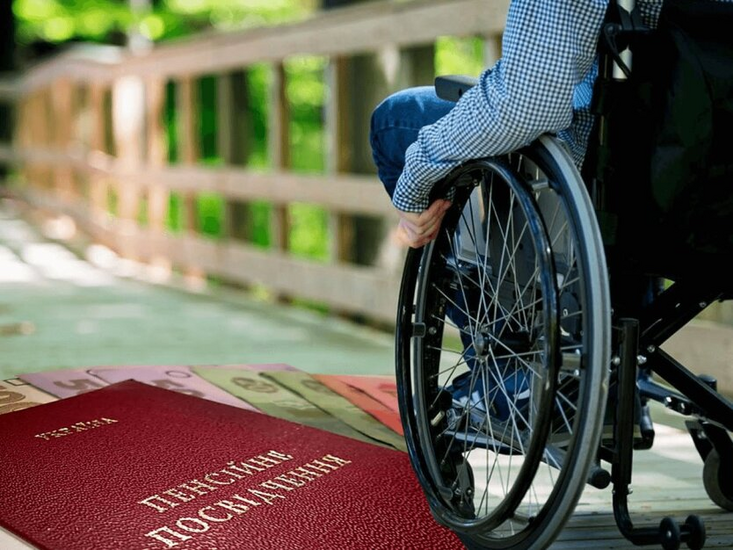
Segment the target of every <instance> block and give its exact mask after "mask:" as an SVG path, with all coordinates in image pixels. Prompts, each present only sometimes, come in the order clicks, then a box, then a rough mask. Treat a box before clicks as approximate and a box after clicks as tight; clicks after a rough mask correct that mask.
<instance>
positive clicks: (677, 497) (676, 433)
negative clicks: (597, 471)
mask: <svg viewBox="0 0 733 550" xmlns="http://www.w3.org/2000/svg"><path fill="white" fill-rule="evenodd" d="M655 428H656V432H657V436H656V440H655V443H654V447H653V448H652V449H651V450H649V451H638V452H636V453H635V454H634V477H633V484H632V489H633V491H634V492H633V494H632V495H631V496H630V497H629V502H630V506H629V507H630V509H631V520H632V522H633V524H634V526H651V525H655V526H656V525H659V521H661V519H662V518H663V517H664V516H671V517H673V518H675V519H677V520H678V521H680V522H681V521H684V519H685V518H686V517H687V516H688V515H689V514H690V513H695V514H697V515H699V516H700V517H701V518H703V520H704V521H705V526H706V529H707V537H708V538H707V542H706V544H705V548H733V513H729V512H725V511H723V510H721V509H720V508H718V507H717V506H715V505H714V504H713V503H712V502H711V501H710V499H709V498H708V497H707V494H706V493H705V489H704V488H703V485H702V461H701V460H700V456H699V455H698V454H697V451H696V450H695V448H694V446H693V444H692V440H691V438H690V436H689V435H688V434H687V433H686V432H684V431H682V430H680V429H678V428H674V427H670V426H666V425H663V424H660V423H659V422H657V423H656V424H655ZM611 499H612V493H611V489H610V488H608V489H605V490H598V489H593V488H592V487H589V488H588V489H586V490H585V492H584V493H583V496H582V497H581V501H580V503H579V504H578V506H577V508H576V511H575V514H574V515H573V517H572V518H571V519H570V521H569V522H568V524H567V526H566V527H565V530H564V531H563V533H562V534H561V535H560V537H558V540H557V541H556V542H555V543H554V544H553V545H552V546H551V547H550V548H551V549H552V550H569V549H583V550H585V549H588V550H590V549H593V550H595V549H603V548H608V549H615V548H640V547H637V546H634V545H633V544H631V543H630V542H629V541H627V540H626V539H625V538H624V537H623V536H622V535H621V534H620V533H619V531H618V528H617V527H616V523H615V521H614V518H613V512H612V507H611V506H612V504H611ZM646 548H661V546H648V547H646ZM681 548H686V545H685V544H682V546H681Z"/></svg>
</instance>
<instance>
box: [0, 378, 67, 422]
mask: <svg viewBox="0 0 733 550" xmlns="http://www.w3.org/2000/svg"><path fill="white" fill-rule="evenodd" d="M51 401H56V397H54V396H53V395H51V394H48V393H46V392H45V391H41V390H39V389H38V388H35V387H33V386H32V385H31V384H29V383H28V382H24V381H23V380H20V379H19V378H8V379H7V380H0V414H6V413H11V412H14V411H20V410H22V409H27V408H29V407H34V406H36V405H41V404H43V403H49V402H51Z"/></svg>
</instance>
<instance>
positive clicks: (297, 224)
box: [288, 203, 329, 261]
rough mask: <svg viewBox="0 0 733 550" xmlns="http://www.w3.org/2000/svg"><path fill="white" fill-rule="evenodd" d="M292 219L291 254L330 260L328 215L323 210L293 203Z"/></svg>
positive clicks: (290, 214) (289, 212) (290, 213)
mask: <svg viewBox="0 0 733 550" xmlns="http://www.w3.org/2000/svg"><path fill="white" fill-rule="evenodd" d="M288 215H289V218H290V252H292V253H293V254H294V255H295V256H302V257H304V258H310V259H314V260H321V261H326V260H328V248H329V247H328V242H329V240H328V215H327V213H326V211H325V210H324V209H323V208H320V207H318V206H313V205H310V204H299V203H293V204H290V206H289V207H288Z"/></svg>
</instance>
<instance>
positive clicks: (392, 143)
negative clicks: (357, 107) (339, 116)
mask: <svg viewBox="0 0 733 550" xmlns="http://www.w3.org/2000/svg"><path fill="white" fill-rule="evenodd" d="M454 105H455V103H453V102H452V101H446V100H444V99H440V98H439V97H438V96H436V95H435V89H434V88H433V87H432V86H423V87H419V88H408V89H407V90H402V91H401V92H397V93H396V94H393V95H391V96H389V97H388V98H387V99H385V100H384V101H382V103H380V104H379V105H378V106H377V108H376V109H374V113H372V124H371V130H370V132H369V141H370V143H371V146H372V156H373V158H374V164H375V165H376V166H377V172H378V174H379V179H380V180H382V183H383V184H384V189H385V190H386V191H387V193H389V196H390V198H392V195H393V194H394V190H395V186H396V185H397V180H398V179H399V177H400V174H402V169H403V168H404V166H405V151H407V148H408V147H409V146H410V145H411V144H412V143H413V142H415V141H416V140H417V134H418V132H419V131H420V128H422V127H423V126H426V125H428V124H432V123H433V122H435V121H436V120H438V119H439V118H441V117H443V116H444V115H446V114H448V112H449V111H450V110H451V109H452V108H453V106H454Z"/></svg>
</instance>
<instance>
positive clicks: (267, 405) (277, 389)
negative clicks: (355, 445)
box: [194, 367, 374, 443]
mask: <svg viewBox="0 0 733 550" xmlns="http://www.w3.org/2000/svg"><path fill="white" fill-rule="evenodd" d="M194 371H195V372H196V373H198V374H199V375H201V376H202V377H203V378H205V379H206V380H208V381H209V382H212V383H213V384H216V385H217V386H219V387H220V388H221V389H223V390H225V391H227V392H229V393H231V394H232V395H236V396H237V397H239V398H240V399H244V400H245V401H247V402H248V403H251V404H252V405H254V406H255V407H257V408H258V409H259V410H261V411H262V412H263V413H265V414H269V415H270V416H275V417H277V418H282V419H284V420H290V421H291V422H298V423H300V424H305V425H307V426H312V427H314V428H320V429H321V430H326V431H329V432H332V433H337V434H340V435H345V436H347V437H351V438H354V439H360V440H362V441H369V442H370V443H373V442H374V441H372V440H371V439H370V438H367V437H365V436H363V435H362V434H361V432H359V431H357V430H355V429H353V428H351V427H350V426H349V425H348V424H346V423H344V422H343V421H341V420H340V419H339V418H337V417H334V416H331V415H330V414H328V413H326V412H324V411H322V410H321V409H319V408H318V407H316V406H315V405H313V404H312V403H310V402H309V401H307V400H306V399H303V398H302V397H300V396H299V395H297V394H295V393H293V392H291V391H290V390H288V389H286V388H284V387H282V386H281V385H279V384H277V383H275V382H274V381H272V380H267V379H266V378H263V377H262V376H261V375H260V374H261V373H259V372H257V371H254V370H249V369H241V368H226V367H194ZM265 372H267V373H274V372H287V371H276V370H272V369H271V370H269V371H264V372H263V373H262V374H264V373H265Z"/></svg>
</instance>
